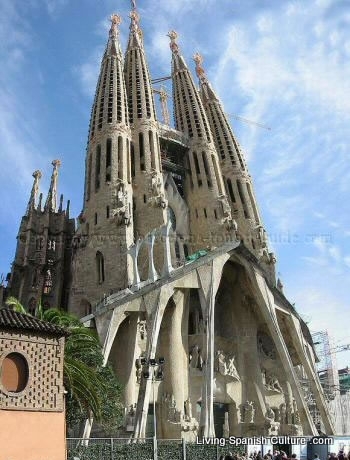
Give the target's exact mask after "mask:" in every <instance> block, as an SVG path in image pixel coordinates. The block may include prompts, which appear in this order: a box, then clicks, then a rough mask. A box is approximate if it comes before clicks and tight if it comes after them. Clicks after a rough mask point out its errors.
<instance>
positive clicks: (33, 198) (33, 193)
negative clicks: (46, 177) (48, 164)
mask: <svg viewBox="0 0 350 460" xmlns="http://www.w3.org/2000/svg"><path fill="white" fill-rule="evenodd" d="M33 177H34V182H33V187H32V191H31V192H30V198H29V201H28V205H27V211H26V216H29V214H30V212H31V211H32V210H33V209H35V202H36V199H37V196H38V192H39V182H40V179H41V177H42V174H41V171H39V170H36V171H34V172H33Z"/></svg>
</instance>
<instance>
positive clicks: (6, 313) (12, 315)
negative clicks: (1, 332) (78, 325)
mask: <svg viewBox="0 0 350 460" xmlns="http://www.w3.org/2000/svg"><path fill="white" fill-rule="evenodd" d="M0 329H20V330H25V331H37V332H46V333H47V334H53V335H59V336H63V335H64V336H67V335H69V333H68V331H67V330H66V329H64V328H63V327H60V326H57V325H56V324H51V323H48V322H46V321H42V320H40V319H37V318H34V317H33V316H30V315H26V314H24V313H18V312H17V311H13V310H12V309H10V308H0Z"/></svg>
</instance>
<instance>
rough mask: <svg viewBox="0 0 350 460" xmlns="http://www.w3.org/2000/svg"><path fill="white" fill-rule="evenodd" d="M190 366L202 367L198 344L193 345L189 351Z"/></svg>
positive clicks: (194, 367)
mask: <svg viewBox="0 0 350 460" xmlns="http://www.w3.org/2000/svg"><path fill="white" fill-rule="evenodd" d="M190 367H192V368H193V369H200V370H202V369H203V358H202V353H201V350H200V348H199V346H198V345H193V347H192V348H191V351H190Z"/></svg>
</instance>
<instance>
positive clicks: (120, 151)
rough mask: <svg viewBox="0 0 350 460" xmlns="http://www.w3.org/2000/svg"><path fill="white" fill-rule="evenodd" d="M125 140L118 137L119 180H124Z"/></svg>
mask: <svg viewBox="0 0 350 460" xmlns="http://www.w3.org/2000/svg"><path fill="white" fill-rule="evenodd" d="M123 153H124V152H123V138H122V136H118V179H123V169H124V162H123Z"/></svg>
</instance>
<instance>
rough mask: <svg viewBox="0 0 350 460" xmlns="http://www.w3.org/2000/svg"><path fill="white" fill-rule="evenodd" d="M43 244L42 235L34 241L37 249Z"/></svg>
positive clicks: (39, 249)
mask: <svg viewBox="0 0 350 460" xmlns="http://www.w3.org/2000/svg"><path fill="white" fill-rule="evenodd" d="M43 246H44V238H43V237H42V236H39V237H38V238H37V239H36V241H35V248H36V250H37V251H41V249H42V248H43Z"/></svg>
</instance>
